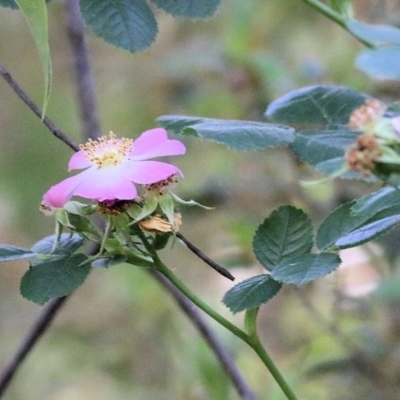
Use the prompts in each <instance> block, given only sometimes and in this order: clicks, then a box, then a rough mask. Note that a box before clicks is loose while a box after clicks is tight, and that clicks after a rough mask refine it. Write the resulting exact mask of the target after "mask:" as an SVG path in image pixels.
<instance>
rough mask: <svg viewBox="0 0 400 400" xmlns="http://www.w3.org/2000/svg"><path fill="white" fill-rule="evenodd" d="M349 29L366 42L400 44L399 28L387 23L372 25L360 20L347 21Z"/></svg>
mask: <svg viewBox="0 0 400 400" xmlns="http://www.w3.org/2000/svg"><path fill="white" fill-rule="evenodd" d="M346 25H347V28H348V29H349V31H350V32H351V33H352V34H353V35H355V36H357V37H358V38H360V39H361V40H364V41H366V42H370V43H374V44H375V45H379V44H389V45H390V44H394V45H400V29H398V28H395V27H394V26H389V25H372V24H367V23H365V22H361V21H356V20H352V21H348V22H347V24H346Z"/></svg>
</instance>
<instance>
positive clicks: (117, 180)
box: [74, 167, 137, 201]
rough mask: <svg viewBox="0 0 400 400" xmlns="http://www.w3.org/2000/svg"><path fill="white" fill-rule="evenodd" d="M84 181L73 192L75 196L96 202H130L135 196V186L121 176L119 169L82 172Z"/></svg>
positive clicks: (97, 169) (94, 169) (96, 169)
mask: <svg viewBox="0 0 400 400" xmlns="http://www.w3.org/2000/svg"><path fill="white" fill-rule="evenodd" d="M82 175H84V176H85V177H84V181H83V182H82V183H81V184H80V185H79V187H77V188H76V189H75V191H74V194H75V195H76V196H81V197H84V198H86V199H94V200H98V201H104V200H114V199H118V200H131V199H133V198H135V197H136V196H137V190H136V188H135V185H134V184H133V183H132V182H130V181H129V180H127V179H125V178H124V177H122V176H121V170H120V168H116V167H109V168H95V167H93V168H89V169H87V170H86V171H84V172H82Z"/></svg>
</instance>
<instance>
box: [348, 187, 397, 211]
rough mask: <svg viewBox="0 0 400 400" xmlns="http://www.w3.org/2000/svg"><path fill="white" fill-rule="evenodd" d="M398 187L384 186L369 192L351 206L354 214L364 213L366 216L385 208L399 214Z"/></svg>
mask: <svg viewBox="0 0 400 400" xmlns="http://www.w3.org/2000/svg"><path fill="white" fill-rule="evenodd" d="M399 207H400V188H398V187H384V188H382V189H379V190H378V191H376V192H374V193H371V194H369V195H367V196H364V197H363V198H361V199H359V200H357V202H356V203H355V204H354V205H353V206H352V207H351V211H352V212H353V213H354V214H358V215H364V216H367V217H368V218H372V217H374V216H376V215H377V214H378V213H381V212H382V211H385V210H390V211H391V212H393V211H394V212H395V213H399V214H400V209H399Z"/></svg>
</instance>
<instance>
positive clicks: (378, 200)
mask: <svg viewBox="0 0 400 400" xmlns="http://www.w3.org/2000/svg"><path fill="white" fill-rule="evenodd" d="M398 191H399V190H398V189H396V188H383V189H381V190H379V191H377V192H375V193H372V194H370V195H367V196H365V197H363V198H361V199H359V200H357V201H352V202H349V203H346V204H343V205H342V206H340V207H339V208H337V209H336V210H335V211H333V212H332V213H331V214H330V215H329V216H328V217H327V218H326V219H325V221H324V222H323V223H322V224H321V226H320V227H319V229H318V232H317V237H316V243H317V246H318V248H319V249H320V250H326V249H329V248H335V249H345V248H349V247H354V246H357V245H359V244H362V243H365V242H368V241H370V240H373V239H376V238H378V237H380V236H382V235H384V234H385V233H386V232H387V231H388V230H389V229H390V228H392V227H393V226H395V225H396V224H397V223H398V217H399V216H400V204H397V203H396V199H397V195H398V193H397V192H398Z"/></svg>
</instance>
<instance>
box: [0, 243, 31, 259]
mask: <svg viewBox="0 0 400 400" xmlns="http://www.w3.org/2000/svg"><path fill="white" fill-rule="evenodd" d="M32 255H33V252H32V251H31V250H28V249H23V248H22V247H16V246H9V245H7V244H0V262H4V261H12V260H20V259H24V258H30V257H32Z"/></svg>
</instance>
